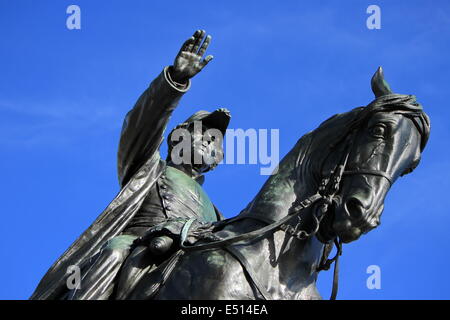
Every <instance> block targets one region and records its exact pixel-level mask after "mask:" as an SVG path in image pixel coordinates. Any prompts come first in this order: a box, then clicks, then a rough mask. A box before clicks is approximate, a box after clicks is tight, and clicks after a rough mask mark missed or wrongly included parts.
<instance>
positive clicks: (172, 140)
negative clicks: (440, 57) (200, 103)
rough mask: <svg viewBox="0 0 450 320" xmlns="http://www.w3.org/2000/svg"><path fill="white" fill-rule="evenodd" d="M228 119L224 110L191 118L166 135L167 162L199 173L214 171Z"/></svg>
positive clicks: (197, 113)
mask: <svg viewBox="0 0 450 320" xmlns="http://www.w3.org/2000/svg"><path fill="white" fill-rule="evenodd" d="M230 117H231V116H230V112H229V111H228V110H227V109H224V108H221V109H217V110H215V111H213V112H208V111H204V110H201V111H198V112H196V113H195V114H193V115H192V116H191V117H189V118H188V119H187V120H186V121H184V122H183V123H181V124H179V125H177V126H176V127H175V128H174V129H173V130H172V132H171V133H170V134H169V137H168V139H167V143H168V145H169V152H168V155H167V160H170V161H171V162H172V163H174V164H177V165H180V164H181V165H191V166H192V169H193V170H195V171H196V172H198V173H205V172H207V171H210V170H212V169H214V168H215V167H216V166H217V165H218V164H219V162H220V161H221V160H222V159H223V148H222V142H223V137H224V135H225V132H226V129H227V127H228V123H229V122H230Z"/></svg>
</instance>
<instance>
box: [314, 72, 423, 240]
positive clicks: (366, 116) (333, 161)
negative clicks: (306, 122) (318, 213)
mask: <svg viewBox="0 0 450 320" xmlns="http://www.w3.org/2000/svg"><path fill="white" fill-rule="evenodd" d="M372 90H373V92H374V94H375V97H376V99H375V100H374V101H373V102H371V103H370V104H369V105H367V106H366V107H360V108H356V109H354V110H352V111H350V112H348V113H345V114H340V115H336V116H334V117H332V118H330V119H329V120H327V121H325V122H324V123H323V124H322V125H321V126H320V127H319V129H324V130H328V131H329V132H328V134H327V135H326V136H324V137H322V139H321V140H322V141H323V142H325V141H326V140H327V139H328V141H332V143H331V145H330V148H329V149H327V150H329V151H328V154H327V155H326V157H325V160H324V161H323V162H322V163H321V167H320V168H318V169H319V172H320V176H321V177H327V176H332V175H333V174H334V175H335V177H336V172H337V171H339V165H340V168H341V170H340V172H339V173H337V179H338V180H339V182H338V183H339V187H338V188H337V190H335V191H336V192H335V194H333V197H332V205H330V206H329V209H328V210H329V212H328V214H326V215H325V217H324V219H323V221H322V223H321V228H320V230H319V233H318V238H319V239H321V240H322V241H324V242H326V241H330V240H331V239H333V238H335V237H336V236H337V237H339V238H340V239H341V240H342V241H343V242H345V243H347V242H351V241H354V240H357V239H358V238H359V237H360V236H361V235H362V234H365V233H367V232H369V231H370V230H372V229H374V228H376V227H377V226H378V225H379V224H380V217H381V214H382V212H383V208H384V199H385V197H386V195H387V192H388V191H389V189H390V187H391V186H392V184H393V183H394V182H395V181H396V180H397V178H398V177H400V176H403V175H405V174H407V173H410V172H412V171H413V170H414V168H415V167H416V166H417V165H418V163H419V161H420V157H421V152H422V151H423V149H424V147H425V145H426V143H427V140H428V137H429V133H430V122H429V118H428V116H427V115H426V114H425V113H424V112H423V109H422V106H421V105H420V104H419V103H417V101H416V99H415V97H414V96H411V95H400V94H394V93H392V91H391V89H390V87H389V85H388V84H387V83H386V81H385V80H384V77H383V71H382V69H381V68H379V69H378V70H377V72H376V73H375V75H374V76H373V77H372ZM320 131H323V130H320ZM321 152H322V153H323V149H322V151H321ZM324 181H325V182H327V181H326V180H324ZM335 182H336V181H335ZM322 184H324V182H322Z"/></svg>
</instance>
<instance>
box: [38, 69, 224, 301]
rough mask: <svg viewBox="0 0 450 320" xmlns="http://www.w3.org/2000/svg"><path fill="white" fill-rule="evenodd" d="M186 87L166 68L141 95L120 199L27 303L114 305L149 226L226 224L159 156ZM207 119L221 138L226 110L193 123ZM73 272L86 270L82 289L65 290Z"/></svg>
mask: <svg viewBox="0 0 450 320" xmlns="http://www.w3.org/2000/svg"><path fill="white" fill-rule="evenodd" d="M189 87H190V81H188V83H187V84H185V85H181V84H177V83H175V82H173V81H172V80H171V79H170V74H169V72H168V67H166V68H165V69H164V70H163V72H162V73H161V74H160V75H159V76H158V77H157V78H156V79H155V80H153V82H152V83H151V85H150V87H149V88H148V89H147V90H146V91H145V92H144V93H143V94H142V95H141V97H140V98H139V99H138V101H137V103H136V105H135V106H134V108H133V109H132V110H131V111H130V112H129V113H128V114H127V116H126V118H125V121H124V125H123V128H122V132H121V137H120V144H119V151H118V175H119V182H120V184H121V186H122V188H121V190H120V192H119V194H118V195H117V196H116V198H115V199H114V200H113V201H112V202H111V203H110V204H109V206H108V207H107V208H106V209H105V211H104V212H103V213H102V214H101V215H100V216H99V217H98V218H97V219H96V220H95V221H94V223H93V224H92V225H91V226H90V227H89V228H88V229H87V230H86V231H85V232H84V233H83V234H82V235H81V236H80V237H79V238H78V239H77V240H76V241H75V242H74V243H73V244H72V245H71V246H70V247H69V249H67V250H66V252H65V253H64V254H63V255H62V256H61V257H60V258H59V259H58V260H57V261H56V262H55V263H54V264H53V265H52V267H51V268H50V269H49V271H48V272H47V273H46V275H45V276H44V277H43V279H42V280H41V281H40V283H39V285H38V287H37V288H36V290H35V292H34V293H33V295H32V296H31V298H30V299H109V298H111V295H112V294H113V292H114V286H115V280H116V276H117V274H118V272H119V270H120V268H121V266H122V264H123V262H124V260H125V259H126V258H127V256H128V255H129V253H130V252H129V251H130V247H131V245H132V243H133V242H134V241H135V239H136V238H138V237H140V236H142V235H143V234H144V233H145V232H146V231H147V230H148V229H149V228H150V227H152V226H155V225H157V224H158V223H161V222H164V221H166V220H167V219H170V218H176V217H181V218H196V219H199V220H204V221H217V220H218V219H221V215H220V213H219V212H218V211H217V210H216V208H215V207H214V205H213V204H212V202H211V200H210V199H209V197H208V196H207V195H206V193H205V192H204V190H203V188H202V187H201V185H200V184H199V183H198V182H197V181H195V180H194V179H193V178H192V177H190V176H188V175H187V174H185V173H184V172H182V171H180V170H178V169H176V168H174V167H171V166H168V165H167V164H166V162H165V161H164V160H162V159H161V157H160V155H159V151H158V149H159V146H160V144H161V142H162V140H163V138H162V135H163V133H164V130H165V127H166V125H167V122H168V121H169V119H170V116H171V113H172V112H173V110H174V109H175V107H176V105H177V104H178V101H179V99H180V98H181V96H182V95H183V94H184V93H185V92H186V91H187V90H188V89H189ZM209 116H211V117H209ZM207 117H209V120H210V122H211V123H210V124H211V125H212V126H213V127H217V126H219V127H221V128H220V129H222V131H224V130H225V129H226V127H227V125H228V122H229V113H228V111H227V110H225V109H218V110H216V111H214V112H213V113H209V112H206V111H201V112H198V113H196V114H195V115H194V116H193V117H191V118H192V119H202V118H203V119H207ZM191 118H190V119H191ZM188 120H189V119H188ZM216 124H217V126H216ZM71 266H77V267H79V268H80V270H81V287H79V288H76V289H73V290H68V289H67V285H66V281H67V278H68V274H67V270H68V269H69V267H71Z"/></svg>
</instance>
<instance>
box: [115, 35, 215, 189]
mask: <svg viewBox="0 0 450 320" xmlns="http://www.w3.org/2000/svg"><path fill="white" fill-rule="evenodd" d="M210 41H211V36H209V35H208V36H207V37H206V38H205V31H203V30H197V31H196V32H195V33H194V35H193V36H192V37H190V38H189V39H188V40H186V41H185V42H184V44H183V45H182V47H181V49H180V51H179V52H178V54H177V56H176V58H175V61H174V64H173V66H170V67H166V68H164V70H163V72H162V73H161V74H160V75H159V76H158V77H157V78H156V79H155V80H153V81H152V83H151V84H150V86H149V88H148V89H147V90H146V91H145V92H144V93H143V94H142V95H141V96H140V98H139V99H138V101H137V102H136V105H135V106H134V107H133V109H132V110H130V111H129V112H128V114H127V115H126V117H125V120H124V123H123V127H122V132H121V136H120V143H119V151H118V174H119V181H120V184H121V186H124V185H125V184H126V183H127V182H128V180H129V179H130V178H131V176H132V175H133V174H134V173H135V172H136V171H137V170H138V169H139V167H140V166H141V165H142V164H143V163H144V162H145V161H146V160H147V159H149V158H150V157H152V156H153V155H154V153H155V152H157V151H158V149H159V146H160V144H161V141H162V139H163V133H164V130H165V128H166V125H167V122H168V121H169V119H170V116H171V114H172V112H173V110H174V109H175V108H176V106H177V104H178V102H179V100H180V98H181V97H182V96H183V94H184V93H185V92H186V91H188V89H189V87H190V79H191V78H192V77H194V76H195V75H196V74H197V73H199V72H200V71H201V70H202V69H203V68H204V67H205V66H206V65H207V64H208V62H209V61H211V59H212V56H207V57H206V58H204V59H203V55H204V54H205V52H206V49H207V48H208V45H209V43H210Z"/></svg>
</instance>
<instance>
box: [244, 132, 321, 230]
mask: <svg viewBox="0 0 450 320" xmlns="http://www.w3.org/2000/svg"><path fill="white" fill-rule="evenodd" d="M310 142H311V137H310V135H305V136H304V137H303V138H302V139H300V140H299V141H298V142H297V144H296V145H295V146H294V148H293V149H292V150H291V151H290V152H289V153H288V154H287V155H286V156H285V157H284V158H283V159H282V160H281V162H280V164H279V166H278V168H277V171H276V173H274V174H272V175H271V176H270V177H269V179H267V181H266V182H265V184H264V185H263V187H262V188H261V190H260V191H259V192H258V194H257V195H256V197H255V198H254V199H253V200H252V201H251V202H250V204H249V205H248V206H247V208H246V209H245V210H244V211H243V213H241V214H244V215H246V216H252V217H255V218H261V220H267V221H278V220H280V219H282V218H283V217H285V216H286V215H287V213H288V211H289V208H290V207H291V206H292V205H293V203H294V201H296V200H300V201H301V200H303V199H305V198H307V197H308V196H310V195H312V194H314V193H316V191H317V188H318V185H317V182H316V181H315V180H314V178H313V172H312V169H311V168H312V165H311V161H310V159H309V156H307V155H306V154H307V151H308V147H309V144H310Z"/></svg>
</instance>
